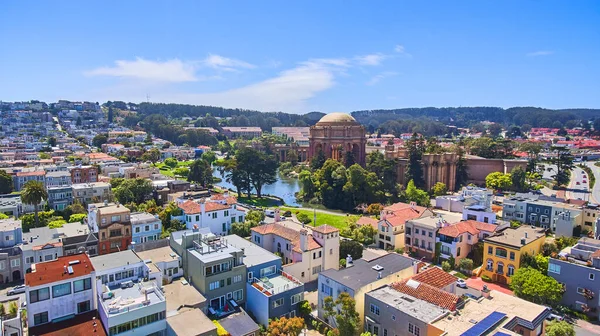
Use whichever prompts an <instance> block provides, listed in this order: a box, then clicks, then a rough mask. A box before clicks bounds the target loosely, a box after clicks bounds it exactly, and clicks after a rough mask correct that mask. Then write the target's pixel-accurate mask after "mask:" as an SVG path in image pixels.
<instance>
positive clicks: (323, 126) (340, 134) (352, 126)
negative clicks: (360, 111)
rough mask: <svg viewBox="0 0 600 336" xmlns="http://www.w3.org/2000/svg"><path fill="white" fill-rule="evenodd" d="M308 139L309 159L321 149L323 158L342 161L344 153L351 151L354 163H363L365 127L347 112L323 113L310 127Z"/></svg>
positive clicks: (365, 142)
mask: <svg viewBox="0 0 600 336" xmlns="http://www.w3.org/2000/svg"><path fill="white" fill-rule="evenodd" d="M308 139H309V149H308V158H309V160H310V159H311V158H312V157H314V156H315V155H316V154H317V153H318V152H319V151H323V154H324V155H325V158H327V159H334V160H339V161H343V160H344V156H345V153H346V152H347V151H351V152H352V153H353V154H354V160H355V161H356V163H358V164H360V165H361V166H364V165H365V156H366V154H365V148H366V145H367V139H366V137H365V128H364V126H362V125H361V124H359V123H358V122H357V121H356V119H354V118H353V117H352V116H351V115H349V114H347V113H340V112H334V113H329V114H327V115H325V116H324V117H323V118H321V120H319V122H317V123H316V124H315V125H314V126H311V127H310V135H309V137H308Z"/></svg>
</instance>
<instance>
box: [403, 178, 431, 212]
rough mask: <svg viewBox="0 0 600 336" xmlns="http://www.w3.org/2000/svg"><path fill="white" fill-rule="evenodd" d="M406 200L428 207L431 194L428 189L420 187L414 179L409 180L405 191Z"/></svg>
mask: <svg viewBox="0 0 600 336" xmlns="http://www.w3.org/2000/svg"><path fill="white" fill-rule="evenodd" d="M404 196H405V198H406V201H408V202H415V203H417V204H418V205H420V206H424V207H427V206H429V205H430V203H429V194H427V192H426V191H424V190H421V189H418V188H417V187H416V186H415V183H414V181H413V180H410V181H408V184H407V185H406V190H405V191H404Z"/></svg>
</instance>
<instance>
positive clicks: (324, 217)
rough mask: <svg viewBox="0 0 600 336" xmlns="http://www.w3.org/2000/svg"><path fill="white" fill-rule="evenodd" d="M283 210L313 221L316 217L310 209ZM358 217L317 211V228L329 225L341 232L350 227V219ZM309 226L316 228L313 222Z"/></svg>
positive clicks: (285, 208)
mask: <svg viewBox="0 0 600 336" xmlns="http://www.w3.org/2000/svg"><path fill="white" fill-rule="evenodd" d="M281 210H283V211H286V210H289V211H291V212H292V213H293V214H296V213H305V214H306V215H308V217H310V218H311V219H312V218H313V216H314V213H313V211H312V210H309V209H298V208H288V207H281ZM358 217H359V216H357V215H346V214H339V215H334V214H328V213H322V212H318V211H317V225H316V226H319V225H323V224H329V225H331V226H334V227H336V228H338V229H340V230H341V229H343V228H345V227H347V226H348V221H349V220H350V219H358ZM309 225H312V226H315V225H314V223H312V222H311V223H310V224H309Z"/></svg>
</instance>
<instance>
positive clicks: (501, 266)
mask: <svg viewBox="0 0 600 336" xmlns="http://www.w3.org/2000/svg"><path fill="white" fill-rule="evenodd" d="M496 273H498V274H504V264H503V263H501V262H499V263H498V269H497V270H496Z"/></svg>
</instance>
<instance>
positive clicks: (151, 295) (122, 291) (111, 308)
mask: <svg viewBox="0 0 600 336" xmlns="http://www.w3.org/2000/svg"><path fill="white" fill-rule="evenodd" d="M108 291H110V292H111V293H112V296H110V298H107V299H102V301H101V302H99V303H101V304H102V307H103V308H104V311H106V312H107V313H108V314H109V315H117V314H121V313H128V312H130V311H132V310H135V309H139V308H144V307H147V306H150V305H154V304H158V303H161V302H165V297H164V294H163V293H162V292H161V291H160V289H158V287H156V286H155V283H154V281H151V282H146V283H144V282H139V283H134V284H133V286H132V287H124V288H123V287H121V286H119V285H117V286H112V287H109V288H107V287H106V286H104V290H103V293H99V294H98V297H99V298H103V297H105V295H104V293H106V292H108Z"/></svg>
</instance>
